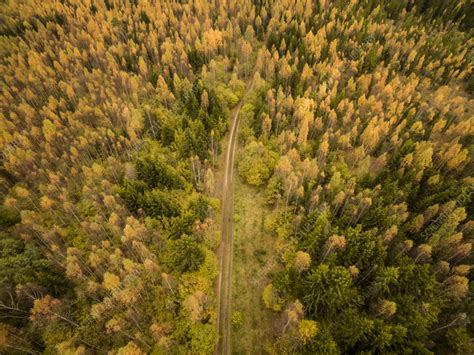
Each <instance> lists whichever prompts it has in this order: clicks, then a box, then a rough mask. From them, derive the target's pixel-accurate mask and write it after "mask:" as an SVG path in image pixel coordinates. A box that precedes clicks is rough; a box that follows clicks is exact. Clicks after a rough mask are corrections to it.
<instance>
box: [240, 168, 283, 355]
mask: <svg viewBox="0 0 474 355" xmlns="http://www.w3.org/2000/svg"><path fill="white" fill-rule="evenodd" d="M269 214H270V210H269V209H268V208H267V207H266V206H265V205H264V194H263V191H262V190H261V189H258V188H255V187H252V186H249V185H246V184H245V183H244V182H243V180H242V178H241V177H240V176H238V174H237V172H235V175H234V233H233V256H232V258H233V259H232V303H231V312H232V314H233V322H232V323H233V326H232V337H231V339H232V354H262V353H264V348H265V345H266V343H268V342H269V341H270V339H271V337H272V318H273V317H274V315H273V314H272V312H271V311H270V310H268V309H265V306H264V304H263V301H262V292H263V289H264V288H265V286H266V284H267V282H268V279H267V277H266V275H267V272H268V271H269V268H268V265H267V264H268V263H269V262H270V259H271V258H272V255H273V248H274V240H273V238H272V236H271V234H270V233H268V232H267V233H266V232H265V230H264V221H265V218H266V217H267V216H268V215H269Z"/></svg>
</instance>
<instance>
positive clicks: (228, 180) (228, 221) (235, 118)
mask: <svg viewBox="0 0 474 355" xmlns="http://www.w3.org/2000/svg"><path fill="white" fill-rule="evenodd" d="M252 86H253V80H251V81H249V82H247V85H246V90H245V92H246V93H247V92H248V91H249V90H250V89H251V88H252ZM244 97H245V94H244ZM243 101H244V99H242V100H240V102H239V104H238V105H237V107H235V109H234V110H233V111H232V115H231V116H232V123H231V128H230V136H229V142H228V144H227V152H226V156H225V163H224V166H225V172H224V177H223V179H222V204H221V206H222V237H221V247H220V251H219V256H220V268H219V269H220V272H219V280H218V283H217V332H218V335H219V341H218V343H217V347H216V352H215V353H216V354H218V355H221V354H222V355H228V354H230V344H231V341H230V331H231V326H232V325H231V317H232V313H231V307H230V303H231V302H230V300H231V274H232V230H233V229H232V228H233V225H232V223H233V215H234V196H233V191H234V190H233V174H234V156H235V149H236V146H237V135H238V129H239V113H240V108H241V107H242V103H243Z"/></svg>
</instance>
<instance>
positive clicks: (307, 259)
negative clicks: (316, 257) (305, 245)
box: [295, 251, 311, 273]
mask: <svg viewBox="0 0 474 355" xmlns="http://www.w3.org/2000/svg"><path fill="white" fill-rule="evenodd" d="M310 265H311V256H310V255H309V254H308V253H305V252H304V251H298V252H297V253H296V256H295V269H296V271H298V273H302V272H303V271H306V270H308V269H309V267H310Z"/></svg>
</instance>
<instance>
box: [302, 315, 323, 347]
mask: <svg viewBox="0 0 474 355" xmlns="http://www.w3.org/2000/svg"><path fill="white" fill-rule="evenodd" d="M318 328H319V327H318V323H316V322H315V321H314V320H310V319H302V320H301V321H300V322H299V324H298V332H299V335H300V339H301V341H302V342H303V343H307V342H308V341H311V339H313V338H314V337H315V336H316V334H317V333H318Z"/></svg>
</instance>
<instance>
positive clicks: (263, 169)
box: [238, 141, 278, 186]
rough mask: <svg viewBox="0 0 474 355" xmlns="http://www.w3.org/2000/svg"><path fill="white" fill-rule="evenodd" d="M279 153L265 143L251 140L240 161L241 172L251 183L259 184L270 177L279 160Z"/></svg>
mask: <svg viewBox="0 0 474 355" xmlns="http://www.w3.org/2000/svg"><path fill="white" fill-rule="evenodd" d="M277 157H278V155H277V153H275V152H273V151H271V150H269V149H268V148H267V147H266V146H264V145H263V143H257V142H255V141H252V142H250V143H249V144H247V146H246V147H245V148H244V152H243V155H242V158H241V159H240V160H239V162H238V170H239V174H240V175H241V176H242V177H243V178H244V179H245V180H246V181H247V182H248V183H249V184H251V185H256V186H259V185H261V184H262V183H263V182H264V181H265V180H267V179H268V178H270V176H271V174H272V172H273V169H274V167H275V164H276V161H277Z"/></svg>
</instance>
